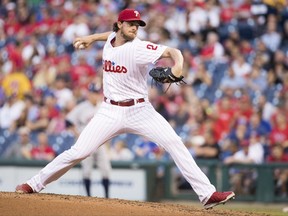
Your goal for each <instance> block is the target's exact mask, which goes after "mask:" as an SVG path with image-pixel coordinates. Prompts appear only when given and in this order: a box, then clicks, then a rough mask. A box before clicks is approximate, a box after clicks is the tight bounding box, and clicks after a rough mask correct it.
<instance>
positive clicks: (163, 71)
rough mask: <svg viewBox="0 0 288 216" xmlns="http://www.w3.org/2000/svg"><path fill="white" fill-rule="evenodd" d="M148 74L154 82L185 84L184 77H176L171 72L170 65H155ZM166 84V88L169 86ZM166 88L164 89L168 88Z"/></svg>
mask: <svg viewBox="0 0 288 216" xmlns="http://www.w3.org/2000/svg"><path fill="white" fill-rule="evenodd" d="M149 75H150V76H151V77H152V81H154V82H156V84H159V83H160V84H164V83H170V85H171V84H172V83H176V84H177V85H178V84H186V82H185V81H184V80H183V79H184V77H183V76H180V77H176V76H175V75H174V74H173V73H172V70H171V68H170V67H156V68H153V69H151V70H150V71H149ZM170 85H169V86H168V88H169V87H170ZM168 88H167V89H166V91H167V90H168ZM166 91H165V92H166Z"/></svg>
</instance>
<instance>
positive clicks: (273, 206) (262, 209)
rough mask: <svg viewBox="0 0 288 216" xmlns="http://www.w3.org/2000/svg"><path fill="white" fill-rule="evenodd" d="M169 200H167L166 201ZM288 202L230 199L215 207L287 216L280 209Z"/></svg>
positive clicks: (190, 203)
mask: <svg viewBox="0 0 288 216" xmlns="http://www.w3.org/2000/svg"><path fill="white" fill-rule="evenodd" d="M168 202H169V201H168ZM173 203H177V204H183V205H193V206H195V207H199V208H202V205H201V204H200V203H198V202H190V201H173ZM287 206H288V203H279V204H278V203H256V202H235V201H231V202H229V203H227V204H226V205H220V206H217V207H216V208H217V209H223V210H224V209H227V210H234V211H235V210H237V211H241V212H247V213H249V212H250V213H251V212H255V213H258V214H261V213H262V214H263V215H269V216H288V212H286V213H284V212H283V211H282V210H283V208H284V207H287Z"/></svg>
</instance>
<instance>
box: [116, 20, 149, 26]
mask: <svg viewBox="0 0 288 216" xmlns="http://www.w3.org/2000/svg"><path fill="white" fill-rule="evenodd" d="M122 21H125V22H129V21H137V22H138V23H139V25H140V26H141V27H143V26H146V23H145V22H144V21H143V20H135V19H125V20H122Z"/></svg>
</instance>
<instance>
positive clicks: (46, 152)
mask: <svg viewBox="0 0 288 216" xmlns="http://www.w3.org/2000/svg"><path fill="white" fill-rule="evenodd" d="M55 156H56V153H55V151H54V150H53V148H52V147H51V146H50V143H49V140H48V135H47V134H46V133H45V132H40V133H39V134H38V135H37V143H36V146H34V147H33V148H32V150H31V158H32V159H34V160H45V161H51V160H52V159H53V158H54V157H55Z"/></svg>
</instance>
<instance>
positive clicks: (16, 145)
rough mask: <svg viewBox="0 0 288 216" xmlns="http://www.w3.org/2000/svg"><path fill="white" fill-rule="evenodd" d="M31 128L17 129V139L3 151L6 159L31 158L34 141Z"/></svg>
mask: <svg viewBox="0 0 288 216" xmlns="http://www.w3.org/2000/svg"><path fill="white" fill-rule="evenodd" d="M29 135H30V130H29V129H28V128H27V127H21V128H19V129H18V131H17V140H15V141H14V142H13V143H11V144H10V145H9V147H8V148H7V149H6V151H5V152H4V153H3V157H4V158H6V159H29V160H30V159H31V150H32V148H33V143H32V142H31V140H30V136H29Z"/></svg>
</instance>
